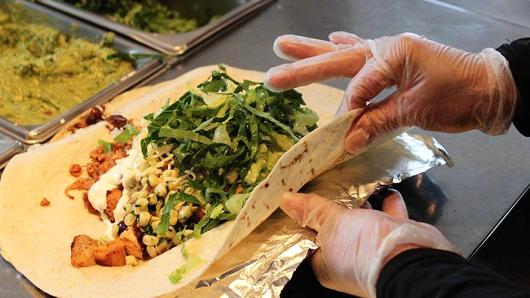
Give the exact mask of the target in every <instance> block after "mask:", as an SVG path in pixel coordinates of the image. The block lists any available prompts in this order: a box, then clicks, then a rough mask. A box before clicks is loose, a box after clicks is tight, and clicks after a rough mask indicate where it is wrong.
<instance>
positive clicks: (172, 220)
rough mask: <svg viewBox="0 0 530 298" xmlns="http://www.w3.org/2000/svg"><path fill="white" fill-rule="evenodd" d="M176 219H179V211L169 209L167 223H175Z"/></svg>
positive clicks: (171, 224)
mask: <svg viewBox="0 0 530 298" xmlns="http://www.w3.org/2000/svg"><path fill="white" fill-rule="evenodd" d="M178 220H179V212H177V211H175V210H171V212H170V213H169V225H170V226H174V225H176V224H177V222H178Z"/></svg>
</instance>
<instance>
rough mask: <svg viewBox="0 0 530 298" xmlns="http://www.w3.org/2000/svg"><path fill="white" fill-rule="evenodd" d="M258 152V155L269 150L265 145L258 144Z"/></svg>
mask: <svg viewBox="0 0 530 298" xmlns="http://www.w3.org/2000/svg"><path fill="white" fill-rule="evenodd" d="M258 150H259V152H260V153H265V152H267V151H268V150H269V149H267V145H265V144H259V147H258Z"/></svg>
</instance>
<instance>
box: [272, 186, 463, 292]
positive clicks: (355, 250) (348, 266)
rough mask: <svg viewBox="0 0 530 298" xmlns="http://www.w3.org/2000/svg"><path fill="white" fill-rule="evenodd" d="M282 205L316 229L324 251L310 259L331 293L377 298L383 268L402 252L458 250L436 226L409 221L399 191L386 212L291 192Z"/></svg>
mask: <svg viewBox="0 0 530 298" xmlns="http://www.w3.org/2000/svg"><path fill="white" fill-rule="evenodd" d="M280 207H281V208H282V210H283V211H285V213H287V214H288V215H289V216H290V217H291V218H293V219H295V220H297V221H298V223H299V224H300V225H302V226H307V227H309V228H311V229H313V230H315V231H316V232H317V233H318V235H317V239H318V241H319V242H320V248H319V249H318V250H317V251H316V252H315V254H313V256H312V258H311V266H312V269H313V272H314V273H315V275H316V277H317V279H318V280H319V282H320V283H321V284H322V285H323V286H325V287H327V288H330V289H334V290H337V291H340V292H344V293H348V294H352V295H357V296H361V297H375V293H376V290H375V286H376V283H377V279H378V278H379V273H380V271H381V269H382V268H383V266H384V265H385V264H386V263H387V262H388V261H389V260H390V259H391V258H392V257H394V256H396V255H397V254H399V253H401V252H403V251H405V250H408V249H413V248H418V247H427V248H436V249H443V250H449V251H453V247H452V246H451V244H450V243H449V242H448V241H447V240H446V239H445V237H444V236H443V235H442V234H441V233H440V232H439V231H438V230H437V229H436V228H435V227H433V226H431V225H428V224H424V223H419V222H416V221H412V220H409V219H408V214H407V209H406V207H405V203H404V202H403V198H402V197H401V195H400V194H399V193H398V192H397V191H393V192H392V194H391V195H389V196H388V197H386V198H385V200H384V201H383V211H384V212H381V211H376V210H371V209H347V208H345V207H342V206H339V205H338V204H336V203H334V202H333V201H330V200H328V199H325V198H323V197H320V196H317V195H312V194H299V193H287V194H285V195H284V197H283V198H282V200H281V203H280Z"/></svg>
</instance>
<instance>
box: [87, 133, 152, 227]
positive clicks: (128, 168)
mask: <svg viewBox="0 0 530 298" xmlns="http://www.w3.org/2000/svg"><path fill="white" fill-rule="evenodd" d="M142 135H143V134H140V135H138V136H136V138H135V139H134V141H133V144H132V147H131V149H129V150H128V151H127V157H125V158H122V159H119V160H117V161H116V165H114V167H112V168H111V169H110V170H109V171H108V172H106V173H105V174H103V175H101V176H100V177H99V180H98V181H97V182H96V183H94V185H92V187H90V189H89V190H88V200H89V201H90V204H91V205H92V207H94V209H96V210H97V211H99V213H100V214H101V218H102V219H103V221H104V222H105V223H106V224H107V225H109V226H112V223H111V222H110V220H109V219H108V217H107V215H106V213H105V209H107V192H108V191H110V190H112V189H114V188H116V187H118V186H119V185H120V184H122V182H123V181H126V179H128V178H129V177H132V176H134V174H135V172H136V171H138V170H137V169H138V166H139V164H140V162H141V161H142V160H143V155H142V153H141V149H140V140H141V139H142V137H143V136H142ZM129 195H130V193H129V190H127V189H126V188H124V190H123V191H122V196H121V197H120V199H119V201H118V204H117V205H116V208H115V209H114V211H113V213H114V219H115V222H120V221H121V220H123V218H124V217H125V215H126V213H125V210H124V206H125V204H126V203H127V202H128V201H129Z"/></svg>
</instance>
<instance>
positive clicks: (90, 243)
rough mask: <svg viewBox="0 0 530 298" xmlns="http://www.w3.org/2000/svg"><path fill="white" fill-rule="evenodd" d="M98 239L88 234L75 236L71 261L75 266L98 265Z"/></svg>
mask: <svg viewBox="0 0 530 298" xmlns="http://www.w3.org/2000/svg"><path fill="white" fill-rule="evenodd" d="M97 246H98V241H97V240H94V239H92V238H90V237H88V236H87V235H79V236H75V237H74V240H73V241H72V245H71V246H70V247H71V256H70V261H71V263H72V266H75V267H89V266H94V265H96V258H95V254H94V251H95V249H96V247H97Z"/></svg>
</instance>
